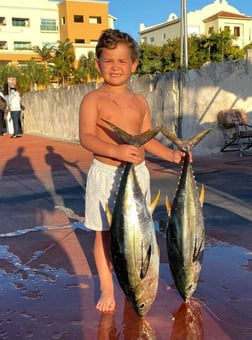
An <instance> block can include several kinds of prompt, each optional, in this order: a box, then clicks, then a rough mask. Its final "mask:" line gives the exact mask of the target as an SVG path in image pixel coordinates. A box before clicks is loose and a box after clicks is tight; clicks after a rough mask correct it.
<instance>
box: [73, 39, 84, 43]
mask: <svg viewBox="0 0 252 340" xmlns="http://www.w3.org/2000/svg"><path fill="white" fill-rule="evenodd" d="M74 42H75V43H76V44H85V39H75V40H74Z"/></svg>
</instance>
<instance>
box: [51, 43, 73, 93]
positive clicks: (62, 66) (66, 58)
mask: <svg viewBox="0 0 252 340" xmlns="http://www.w3.org/2000/svg"><path fill="white" fill-rule="evenodd" d="M74 60H75V55H74V52H73V44H72V43H71V42H70V41H69V39H66V40H64V41H58V47H57V48H55V49H54V58H53V60H52V63H53V64H52V74H53V76H56V77H57V78H58V83H59V84H60V85H62V86H63V87H64V86H65V83H66V80H67V79H68V78H69V77H71V76H72V73H73V70H74V66H73V62H74Z"/></svg>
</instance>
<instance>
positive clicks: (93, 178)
mask: <svg viewBox="0 0 252 340" xmlns="http://www.w3.org/2000/svg"><path fill="white" fill-rule="evenodd" d="M96 57H97V60H96V67H97V70H98V71H99V72H100V73H101V75H102V76H103V79H104V84H103V86H101V87H100V88H98V89H96V90H94V91H91V92H89V93H88V94H87V95H86V96H85V97H84V98H83V100H82V102H81V105H80V125H79V127H80V142H81V145H82V146H83V147H84V148H86V149H87V150H89V151H91V152H92V153H93V155H94V160H93V164H92V165H91V167H90V169H89V172H88V177H87V186H86V201H85V204H86V207H85V225H86V227H87V228H90V229H92V230H95V231H96V236H95V243H94V257H95V262H96V267H97V271H98V276H99V279H100V289H101V296H100V299H99V301H98V303H97V305H96V308H97V309H98V310H100V311H101V312H112V311H114V309H115V299H114V287H113V279H112V270H113V268H112V263H111V254H110V243H109V225H108V221H107V218H106V214H105V204H108V205H109V207H110V210H111V211H113V207H114V201H115V199H116V192H117V190H118V185H119V183H120V176H121V174H122V172H123V165H124V164H125V162H131V163H134V164H135V165H136V172H137V175H138V178H139V179H140V183H141V186H142V190H143V192H144V193H146V194H147V197H150V180H149V179H150V178H149V171H148V169H147V167H146V165H145V163H144V158H145V156H144V153H145V151H148V152H150V153H152V154H154V155H156V156H157V157H160V158H163V159H165V160H167V161H170V162H174V163H179V162H180V161H181V159H182V157H183V156H184V153H183V152H182V151H179V150H176V151H174V150H171V149H169V148H167V147H166V146H164V145H163V144H161V143H160V142H159V141H157V140H156V139H152V140H151V141H149V142H148V143H146V144H145V145H144V146H142V147H140V148H137V147H135V146H133V145H126V144H124V143H123V142H122V140H120V138H118V137H117V136H116V135H115V133H114V132H113V131H112V130H111V129H110V128H109V127H108V125H107V124H106V123H105V122H104V121H103V119H104V120H107V121H109V122H111V123H113V124H114V125H116V126H118V127H120V128H122V129H123V130H125V131H126V132H128V133H130V134H132V135H138V134H140V133H142V132H145V131H147V130H150V129H151V128H152V127H151V116H150V109H149V106H148V104H147V101H146V100H145V98H144V97H143V96H142V95H139V94H136V93H134V92H132V91H131V90H130V89H129V88H128V80H129V78H130V76H131V74H132V73H133V72H135V70H136V68H137V44H136V42H135V41H134V39H133V38H132V37H130V36H129V35H128V34H127V33H124V32H120V31H119V30H112V29H108V30H105V31H104V32H103V33H102V35H101V37H100V39H99V41H98V44H97V46H96Z"/></svg>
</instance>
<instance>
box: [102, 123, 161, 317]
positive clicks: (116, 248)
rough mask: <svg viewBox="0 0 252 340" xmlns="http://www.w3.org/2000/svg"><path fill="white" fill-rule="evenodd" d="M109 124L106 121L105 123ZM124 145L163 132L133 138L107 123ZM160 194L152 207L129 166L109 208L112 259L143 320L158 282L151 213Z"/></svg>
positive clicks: (137, 142) (118, 276) (152, 131)
mask: <svg viewBox="0 0 252 340" xmlns="http://www.w3.org/2000/svg"><path fill="white" fill-rule="evenodd" d="M106 122H107V121H106ZM107 123H108V124H109V125H110V127H111V128H112V129H113V130H114V132H116V133H117V134H118V135H119V136H120V137H121V138H122V139H123V140H124V142H126V143H128V144H133V145H136V146H140V145H143V144H144V143H146V142H148V141H149V140H150V139H151V138H153V137H154V136H155V135H156V134H157V133H158V132H159V131H160V128H155V129H153V130H151V131H148V132H145V133H143V134H141V135H139V136H131V135H129V134H127V133H126V132H125V131H123V130H121V129H120V128H118V127H116V126H115V125H113V124H111V123H109V122H107ZM159 196H160V193H159V192H158V193H157V195H156V197H155V198H154V200H153V202H152V203H151V204H148V203H147V202H146V197H145V195H144V194H143V193H142V190H141V187H140V184H139V181H138V178H137V174H136V171H135V166H134V165H133V164H132V163H126V165H125V168H124V171H123V175H122V178H121V181H120V186H119V191H118V195H117V199H116V202H115V207H114V210H113V213H112V214H111V213H110V211H109V210H108V207H107V211H106V212H107V216H108V219H109V221H110V224H111V228H110V240H111V255H112V262H113V266H114V270H115V273H116V276H117V279H118V282H119V284H120V286H121V288H122V290H123V292H124V294H125V296H126V298H127V299H128V301H129V302H130V303H131V305H132V306H133V308H134V309H135V311H136V312H137V314H138V315H140V316H144V315H146V313H147V312H148V311H149V309H150V308H151V305H152V303H153V302H154V300H155V297H156V293H157V288H158V280H159V250H158V245H157V241H156V234H155V228H154V223H153V219H152V212H153V210H154V209H155V207H156V205H157V203H158V200H159Z"/></svg>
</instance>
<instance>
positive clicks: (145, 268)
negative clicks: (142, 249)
mask: <svg viewBox="0 0 252 340" xmlns="http://www.w3.org/2000/svg"><path fill="white" fill-rule="evenodd" d="M150 257H151V245H150V246H149V248H148V251H147V254H146V257H145V259H143V261H142V266H141V270H140V279H141V280H142V279H144V278H145V276H146V274H147V271H148V268H149V264H150Z"/></svg>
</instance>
